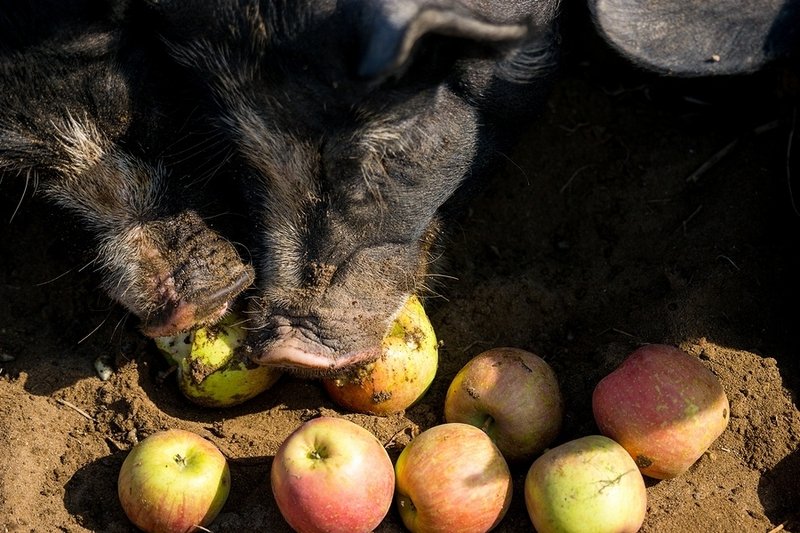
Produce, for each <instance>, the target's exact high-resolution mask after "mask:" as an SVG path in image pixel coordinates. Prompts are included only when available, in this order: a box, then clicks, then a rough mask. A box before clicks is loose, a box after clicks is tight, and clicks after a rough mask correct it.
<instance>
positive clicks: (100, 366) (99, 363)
mask: <svg viewBox="0 0 800 533" xmlns="http://www.w3.org/2000/svg"><path fill="white" fill-rule="evenodd" d="M94 369H95V371H96V372H97V376H98V377H99V378H100V379H101V380H103V381H108V378H110V377H111V375H112V374H113V373H114V369H113V368H112V367H111V365H110V364H109V362H108V358H106V357H104V356H100V357H98V358H97V359H95V360H94Z"/></svg>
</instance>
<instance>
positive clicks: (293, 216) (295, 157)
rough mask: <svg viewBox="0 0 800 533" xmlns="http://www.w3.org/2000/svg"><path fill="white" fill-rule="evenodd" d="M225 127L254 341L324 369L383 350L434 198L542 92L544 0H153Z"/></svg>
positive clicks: (548, 14) (218, 124) (265, 357)
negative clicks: (244, 225) (242, 214)
mask: <svg viewBox="0 0 800 533" xmlns="http://www.w3.org/2000/svg"><path fill="white" fill-rule="evenodd" d="M153 9H154V11H155V12H157V16H158V17H159V18H161V20H162V22H163V27H162V28H161V30H160V31H161V32H162V33H163V35H164V36H165V40H166V41H167V42H168V43H169V49H170V53H171V55H172V56H173V57H174V58H175V59H176V60H177V61H178V62H179V63H180V64H182V65H183V66H184V67H185V68H186V72H187V76H188V79H189V81H187V85H191V86H199V87H203V88H204V91H203V93H202V94H199V96H198V98H199V99H200V100H201V101H204V102H206V110H207V114H208V116H209V117H210V120H211V121H212V122H213V124H214V126H215V128H216V129H217V131H218V132H220V133H221V134H222V135H224V137H225V138H226V139H227V140H228V141H229V142H230V144H231V147H232V151H233V152H234V153H235V159H234V160H233V161H232V162H230V167H231V168H232V169H233V170H230V169H229V171H230V173H231V175H232V177H231V180H232V181H235V182H236V183H237V186H238V187H240V190H241V194H242V198H243V201H244V202H245V203H246V205H247V206H249V207H248V216H249V217H250V221H251V224H252V226H251V231H250V232H249V240H248V247H249V249H250V252H251V254H252V256H253V260H254V265H255V273H256V286H255V289H254V291H252V294H251V295H250V296H249V298H248V308H247V311H246V316H247V327H248V328H249V329H250V343H249V344H250V347H251V350H252V354H251V358H252V359H253V360H255V361H256V362H258V363H261V364H267V365H276V366H280V367H285V368H288V369H293V370H295V371H298V372H301V373H305V374H312V375H322V374H326V373H330V372H335V371H337V370H340V369H342V368H345V367H348V366H350V365H354V364H358V363H363V362H366V361H369V360H371V359H374V358H375V357H377V356H378V355H379V353H380V352H379V350H380V341H381V339H382V337H383V336H384V334H385V333H386V331H387V329H388V327H389V326H390V324H391V321H392V320H393V318H394V317H395V315H396V314H397V313H398V312H399V309H400V308H401V307H402V305H403V303H404V302H405V300H406V299H407V298H408V297H409V295H411V294H414V293H419V292H421V291H424V289H425V285H426V273H427V272H428V270H429V268H430V265H431V263H432V262H433V261H434V260H435V259H436V254H435V253H434V252H433V250H434V249H435V243H436V241H437V236H438V234H439V233H440V230H441V218H442V217H441V212H442V207H443V205H445V204H446V202H447V201H448V199H449V198H451V196H452V195H453V194H454V193H455V192H456V191H457V190H458V189H459V188H460V187H463V185H464V182H465V181H466V180H468V179H471V178H473V177H479V176H480V174H481V172H482V171H483V170H484V169H485V167H486V165H487V164H488V162H489V161H490V160H492V158H493V157H494V155H495V153H496V150H497V149H498V147H497V144H496V143H497V142H498V141H499V140H500V139H501V138H502V137H504V136H503V135H501V132H507V131H510V130H511V129H513V124H514V123H517V122H524V121H526V120H527V119H528V118H529V117H530V116H531V115H532V112H533V111H534V110H535V109H536V108H537V104H539V103H540V102H541V100H542V97H543V92H544V90H545V86H546V83H547V78H548V75H549V74H550V72H551V70H552V67H553V63H554V57H555V54H554V49H555V41H556V39H555V35H554V29H553V20H554V18H555V14H556V13H555V12H556V5H555V3H554V2H551V1H536V2H531V1H528V2H507V1H499V0H498V1H495V2H492V1H467V0H464V1H447V0H440V1H422V0H395V1H374V0H363V1H355V0H339V1H334V0H313V1H311V0H305V1H304V0H279V1H272V0H270V1H266V0H265V1H261V2H259V1H256V0H216V1H214V2H210V3H209V2H206V1H200V0H196V1H188V2H187V1H181V2H177V1H176V2H169V1H164V0H160V1H159V2H153Z"/></svg>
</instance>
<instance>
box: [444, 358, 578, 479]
mask: <svg viewBox="0 0 800 533" xmlns="http://www.w3.org/2000/svg"><path fill="white" fill-rule="evenodd" d="M444 416H445V420H446V421H447V422H463V423H466V424H472V425H473V426H476V427H479V428H481V429H482V430H483V431H485V432H486V434H487V435H489V436H490V437H491V438H492V440H493V441H494V442H495V444H497V447H498V448H500V451H501V452H502V453H503V456H504V457H505V458H506V459H507V460H508V461H514V462H516V461H523V460H526V461H527V460H530V459H532V458H533V456H535V455H536V454H538V453H541V451H542V450H544V449H545V448H546V447H547V446H548V445H549V444H550V443H551V442H553V440H554V439H555V438H556V436H557V435H558V432H559V430H560V429H561V422H562V419H563V416H564V402H563V399H562V396H561V390H560V389H559V386H558V380H557V378H556V374H555V372H554V371H553V369H552V368H551V367H550V365H548V364H547V363H546V362H545V361H544V360H543V359H542V358H541V357H539V356H538V355H535V354H533V353H531V352H528V351H526V350H521V349H519V348H493V349H491V350H487V351H485V352H482V353H480V354H478V355H476V356H475V357H473V358H472V359H471V360H470V361H469V362H468V363H467V364H466V365H464V367H463V368H462V369H461V370H460V371H459V372H458V374H456V376H455V378H453V381H452V383H451V384H450V387H449V389H448V390H447V396H446V397H445V402H444ZM526 466H527V465H526Z"/></svg>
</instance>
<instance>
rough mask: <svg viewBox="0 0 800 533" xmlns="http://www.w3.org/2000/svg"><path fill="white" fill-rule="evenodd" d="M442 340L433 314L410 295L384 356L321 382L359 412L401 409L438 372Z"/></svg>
mask: <svg viewBox="0 0 800 533" xmlns="http://www.w3.org/2000/svg"><path fill="white" fill-rule="evenodd" d="M438 348H439V347H438V344H437V342H436V334H435V333H434V331H433V326H431V323H430V321H429V320H428V316H427V315H426V314H425V309H423V307H422V304H421V303H420V301H419V299H418V298H417V297H416V296H411V297H410V298H409V299H408V301H407V302H406V304H405V307H403V309H402V310H401V311H400V314H399V315H398V316H397V318H396V319H395V320H394V322H393V324H392V327H391V329H390V330H389V333H388V334H387V335H386V337H384V339H383V342H382V344H381V356H380V358H379V359H377V360H376V361H373V362H371V363H368V364H366V365H361V366H357V367H355V368H353V369H349V370H346V371H345V373H343V374H340V375H338V376H336V377H334V378H330V379H325V380H323V381H322V383H323V386H324V387H325V390H326V391H327V392H328V395H329V396H330V397H331V399H332V400H333V401H334V402H336V403H337V404H339V405H340V406H342V407H344V408H346V409H349V410H351V411H356V412H359V413H370V414H375V415H387V414H392V413H399V412H400V411H403V410H405V409H407V408H408V407H410V406H411V405H413V404H414V403H416V402H417V400H419V399H420V398H421V397H422V396H423V395H424V394H425V392H426V391H427V390H428V387H430V384H431V382H433V378H434V377H435V376H436V367H437V365H438V361H439V356H438V352H439V349H438Z"/></svg>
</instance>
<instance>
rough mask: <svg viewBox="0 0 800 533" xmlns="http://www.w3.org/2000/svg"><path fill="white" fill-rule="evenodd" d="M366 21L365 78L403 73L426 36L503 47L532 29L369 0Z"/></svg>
mask: <svg viewBox="0 0 800 533" xmlns="http://www.w3.org/2000/svg"><path fill="white" fill-rule="evenodd" d="M364 17H365V19H364V21H363V24H364V30H365V35H364V52H363V55H362V58H361V63H360V65H359V69H358V74H359V75H360V76H362V77H364V78H382V77H388V76H390V75H392V74H396V73H398V72H400V71H402V70H403V69H404V67H405V66H406V65H407V63H409V61H410V59H411V57H412V55H413V52H414V49H415V47H416V45H417V44H418V42H419V41H420V39H421V38H422V37H424V36H426V35H440V36H445V37H454V38H459V39H465V40H469V41H474V42H477V43H481V44H484V45H494V46H502V45H504V44H508V43H512V42H517V41H519V40H520V39H522V38H523V37H525V35H527V33H528V27H527V26H526V25H523V24H496V23H492V22H488V21H485V20H483V19H481V18H479V17H478V16H476V15H474V14H472V13H470V12H469V11H467V10H466V9H465V8H464V7H460V6H456V5H453V6H449V5H441V4H437V5H427V4H426V3H425V2H419V1H405V2H403V1H400V2H375V1H373V0H369V9H368V13H365V14H364Z"/></svg>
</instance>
